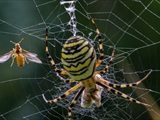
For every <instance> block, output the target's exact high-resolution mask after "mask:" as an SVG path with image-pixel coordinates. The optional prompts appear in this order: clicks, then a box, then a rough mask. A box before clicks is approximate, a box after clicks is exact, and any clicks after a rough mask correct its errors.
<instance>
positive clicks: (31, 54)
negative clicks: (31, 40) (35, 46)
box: [22, 49, 42, 63]
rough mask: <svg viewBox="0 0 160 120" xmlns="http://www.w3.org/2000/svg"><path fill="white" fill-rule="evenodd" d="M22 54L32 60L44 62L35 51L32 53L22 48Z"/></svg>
mask: <svg viewBox="0 0 160 120" xmlns="http://www.w3.org/2000/svg"><path fill="white" fill-rule="evenodd" d="M22 55H23V56H24V57H25V58H26V59H27V60H29V61H31V62H35V63H42V61H41V60H40V59H39V58H37V54H35V53H31V52H29V51H26V50H23V49H22Z"/></svg>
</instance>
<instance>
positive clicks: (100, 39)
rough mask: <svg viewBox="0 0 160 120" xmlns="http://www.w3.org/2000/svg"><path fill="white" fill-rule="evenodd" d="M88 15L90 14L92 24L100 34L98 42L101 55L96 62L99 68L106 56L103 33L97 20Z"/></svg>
mask: <svg viewBox="0 0 160 120" xmlns="http://www.w3.org/2000/svg"><path fill="white" fill-rule="evenodd" d="M88 16H89V18H90V20H91V22H92V24H93V25H94V27H95V29H96V33H97V35H98V37H97V38H98V43H99V51H100V57H99V59H98V60H97V62H96V68H97V67H98V66H99V65H100V64H101V63H102V60H103V58H104V50H103V45H102V37H101V33H100V31H99V29H98V27H97V25H96V23H95V21H94V20H93V18H92V17H91V16H90V15H88Z"/></svg>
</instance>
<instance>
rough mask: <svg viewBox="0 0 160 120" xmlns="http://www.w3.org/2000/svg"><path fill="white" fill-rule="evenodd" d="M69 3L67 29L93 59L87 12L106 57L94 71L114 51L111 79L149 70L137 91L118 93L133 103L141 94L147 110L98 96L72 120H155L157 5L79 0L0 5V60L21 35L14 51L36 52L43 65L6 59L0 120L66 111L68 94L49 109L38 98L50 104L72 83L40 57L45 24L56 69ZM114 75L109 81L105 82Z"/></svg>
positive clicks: (159, 39) (0, 75)
mask: <svg viewBox="0 0 160 120" xmlns="http://www.w3.org/2000/svg"><path fill="white" fill-rule="evenodd" d="M74 6H75V8H76V11H75V16H76V18H73V20H75V21H76V22H75V23H76V25H77V26H76V28H77V31H76V32H75V31H74V32H75V33H77V35H82V36H84V37H86V38H88V39H89V40H90V41H91V42H92V43H93V45H94V46H95V48H96V50H97V55H98V53H99V51H98V49H97V42H96V33H95V30H94V27H93V25H92V24H91V22H90V21H89V19H88V18H87V13H89V14H90V15H91V16H92V17H93V18H94V19H95V22H96V24H97V26H98V28H99V30H100V31H101V33H102V37H103V45H104V50H105V54H106V56H105V57H106V59H104V63H103V65H102V66H100V69H101V68H102V67H104V65H105V63H106V62H107V61H108V60H109V59H108V55H111V52H112V50H113V48H114V47H115V49H116V55H115V61H114V63H113V66H112V67H111V68H112V69H111V70H110V71H109V73H111V75H108V74H106V75H108V76H107V77H109V78H111V79H112V82H117V83H119V82H120V83H122V82H133V81H136V80H138V79H139V78H138V77H137V75H139V77H140V78H142V77H144V76H145V75H146V74H147V72H149V70H150V69H152V70H153V72H152V73H151V75H150V76H149V77H148V78H147V80H146V81H144V82H143V84H144V86H143V88H142V90H140V91H141V92H140V91H138V90H139V89H140V86H139V87H138V89H134V91H133V90H132V89H131V88H130V89H124V90H121V91H123V92H125V93H127V94H129V95H132V96H133V97H135V98H139V97H138V96H137V93H136V91H138V92H139V93H141V95H142V96H141V97H140V99H139V100H140V101H143V102H145V103H149V104H151V105H152V107H153V109H152V110H151V112H150V113H149V112H148V111H147V110H146V108H144V107H143V106H141V105H136V104H135V103H130V102H128V101H126V100H124V99H123V98H121V97H116V96H113V95H111V94H110V93H107V92H104V94H103V95H102V98H103V99H102V103H103V104H102V106H101V107H100V108H96V107H93V108H92V109H88V110H87V109H84V110H83V108H80V103H79V102H78V105H76V106H75V108H74V112H73V116H74V118H75V119H77V118H80V119H84V120H85V119H87V120H89V119H92V120H93V119H103V120H104V119H106V120H107V119H112V120H113V119H123V120H124V119H125V120H126V119H128V120H133V119H137V120H142V119H146V120H147V119H148V120H150V119H155V118H157V119H159V118H160V111H159V105H160V101H159V98H160V87H159V85H160V81H159V79H160V76H159V72H160V64H159V61H160V57H159V49H160V44H159V43H160V24H159V22H160V18H159V17H160V5H159V2H158V1H153V0H151V1H140V0H136V1H117V0H113V1H111V0H97V1H80V0H79V1H77V2H76V3H75V4H73V5H72V4H67V3H66V4H63V5H61V4H60V1H58V0H57V1H56V0H55V1H53V0H41V1H38V0H13V1H11V0H6V1H4V0H0V48H1V49H0V55H3V54H5V53H7V52H9V51H11V50H12V49H13V48H14V45H13V44H12V43H10V40H12V41H14V42H19V40H20V39H21V38H24V40H23V42H22V43H21V47H22V48H23V49H25V50H27V51H30V52H32V53H36V54H38V57H39V58H40V59H41V60H42V62H43V64H37V63H32V62H30V63H29V64H26V65H25V66H24V67H22V68H19V67H18V66H17V63H16V61H15V62H14V64H13V66H12V67H10V64H11V62H12V60H11V59H9V60H8V61H7V62H5V63H1V64H0V120H22V119H29V120H39V119H41V120H47V119H53V118H57V119H66V117H67V107H68V105H69V102H70V101H71V99H72V97H73V96H72V95H71V96H72V97H67V98H66V99H65V100H64V101H63V100H62V102H59V103H57V104H56V105H53V106H50V105H47V104H46V103H45V102H44V100H43V99H42V96H41V95H42V94H43V93H46V96H47V98H48V99H52V97H54V98H55V96H58V95H61V94H62V93H63V92H64V91H65V90H67V89H69V88H70V87H71V86H72V85H71V86H70V85H65V84H63V83H62V82H61V81H60V80H59V79H58V78H57V77H56V74H55V73H54V72H53V70H52V66H50V64H49V62H48V60H47V58H46V55H45V29H46V27H49V29H50V31H49V40H50V52H51V54H52V57H53V59H54V60H55V62H56V63H58V66H61V65H60V55H61V54H60V51H61V47H62V45H63V43H64V42H65V41H66V39H67V38H69V37H71V36H72V35H73V26H70V25H69V24H68V22H69V21H70V20H71V18H72V17H74V14H73V13H72V12H71V13H70V12H66V9H65V8H68V7H69V8H71V7H74ZM71 10H73V9H71ZM75 23H74V24H75ZM71 25H72V23H71ZM113 67H114V68H113ZM127 72H128V73H129V74H131V73H137V75H136V77H135V76H134V75H132V74H131V75H128V76H127ZM106 75H104V77H106ZM114 76H115V79H116V80H113V78H114ZM135 78H136V80H135ZM125 79H126V80H125ZM128 79H130V80H131V81H128ZM50 90H51V91H50ZM47 93H49V94H47ZM130 93H131V94H130ZM148 96H150V97H149V98H152V99H149V98H148ZM110 97H112V98H111V99H110ZM141 98H142V99H141ZM114 99H115V100H114ZM57 106H58V107H57ZM58 112H59V113H58ZM151 113H153V115H151ZM82 115H84V116H82ZM154 116H155V118H154Z"/></svg>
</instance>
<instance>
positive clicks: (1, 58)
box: [0, 50, 13, 63]
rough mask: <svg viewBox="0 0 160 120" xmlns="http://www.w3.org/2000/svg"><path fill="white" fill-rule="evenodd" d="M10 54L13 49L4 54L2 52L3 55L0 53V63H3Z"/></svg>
mask: <svg viewBox="0 0 160 120" xmlns="http://www.w3.org/2000/svg"><path fill="white" fill-rule="evenodd" d="M12 54H13V50H12V51H10V52H8V53H6V54H4V55H2V56H1V57H0V63H3V62H5V61H7V60H8V59H9V58H10V57H11V55H12Z"/></svg>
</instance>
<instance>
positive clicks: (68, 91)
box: [42, 83, 82, 104]
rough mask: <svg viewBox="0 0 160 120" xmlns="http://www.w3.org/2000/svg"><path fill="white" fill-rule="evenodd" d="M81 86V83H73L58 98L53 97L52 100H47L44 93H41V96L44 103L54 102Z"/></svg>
mask: <svg viewBox="0 0 160 120" xmlns="http://www.w3.org/2000/svg"><path fill="white" fill-rule="evenodd" d="M81 86H82V84H81V83H79V84H77V85H75V86H74V87H72V88H71V89H69V90H67V91H66V92H65V93H64V94H63V95H61V96H59V97H58V98H56V99H53V100H47V99H46V98H45V96H44V94H42V97H43V99H44V101H45V102H46V103H50V104H52V103H56V102H58V101H60V100H61V99H62V98H64V97H66V96H68V95H69V94H71V93H72V92H74V91H76V90H77V89H78V88H80V87H81Z"/></svg>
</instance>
